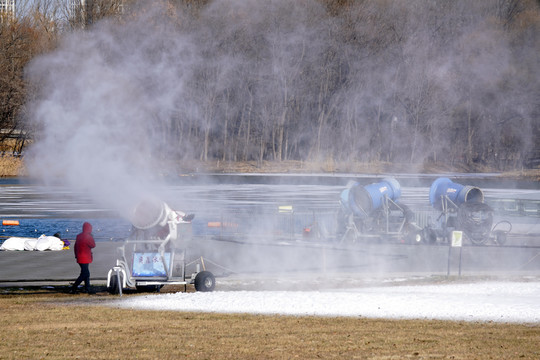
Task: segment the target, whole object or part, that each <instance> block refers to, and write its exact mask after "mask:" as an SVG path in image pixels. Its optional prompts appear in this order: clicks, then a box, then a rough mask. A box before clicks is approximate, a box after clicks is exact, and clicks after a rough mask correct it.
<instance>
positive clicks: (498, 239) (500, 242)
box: [495, 231, 506, 245]
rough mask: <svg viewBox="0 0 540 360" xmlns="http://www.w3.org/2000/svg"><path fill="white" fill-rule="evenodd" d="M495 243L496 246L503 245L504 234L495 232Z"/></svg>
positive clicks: (504, 240)
mask: <svg viewBox="0 0 540 360" xmlns="http://www.w3.org/2000/svg"><path fill="white" fill-rule="evenodd" d="M495 242H496V243H497V245H504V243H505V242H506V233H505V232H504V231H496V232H495Z"/></svg>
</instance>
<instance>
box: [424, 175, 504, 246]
mask: <svg viewBox="0 0 540 360" xmlns="http://www.w3.org/2000/svg"><path fill="white" fill-rule="evenodd" d="M429 202H430V203H431V206H432V207H433V208H434V209H435V210H437V211H439V212H440V215H439V216H438V217H437V218H436V219H435V220H434V221H430V223H428V224H426V226H425V227H424V228H423V230H422V232H421V239H422V241H423V242H426V243H435V242H437V241H438V240H442V241H443V242H449V240H450V238H451V236H452V232H453V231H461V232H462V233H463V236H464V238H465V239H468V240H470V242H471V243H473V244H475V245H481V244H485V243H486V242H487V241H488V240H490V239H491V240H493V241H494V242H495V243H496V244H498V245H502V244H503V243H504V242H505V241H506V237H507V234H508V232H509V231H510V229H511V224H510V223H509V222H508V221H501V222H499V223H497V224H496V225H495V226H493V209H492V208H491V207H490V206H489V205H488V204H486V203H485V202H484V193H483V192H482V190H481V189H479V188H478V187H475V186H470V185H461V184H458V183H455V182H453V181H452V180H450V179H449V178H445V177H441V178H438V179H436V180H435V181H434V182H433V183H432V184H431V187H430V191H429ZM502 223H505V224H507V225H508V228H509V229H508V230H496V228H497V227H498V225H499V224H502Z"/></svg>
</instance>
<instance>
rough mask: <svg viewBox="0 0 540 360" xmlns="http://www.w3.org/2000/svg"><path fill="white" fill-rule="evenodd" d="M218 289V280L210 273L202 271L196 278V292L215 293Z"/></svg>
mask: <svg viewBox="0 0 540 360" xmlns="http://www.w3.org/2000/svg"><path fill="white" fill-rule="evenodd" d="M215 287H216V278H215V277H214V275H213V274H212V273H211V272H210V271H201V272H200V273H198V274H197V276H195V290H197V291H202V292H210V291H213V290H214V288H215Z"/></svg>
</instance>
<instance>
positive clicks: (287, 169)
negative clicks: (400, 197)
mask: <svg viewBox="0 0 540 360" xmlns="http://www.w3.org/2000/svg"><path fill="white" fill-rule="evenodd" d="M165 167H166V168H168V169H176V170H175V172H176V175H183V174H191V173H232V174H235V173H263V174H272V173H292V174H318V173H323V174H333V173H344V174H375V175H377V174H388V173H408V174H410V173H412V174H414V173H419V174H436V173H447V172H463V173H466V172H480V173H482V172H489V173H492V172H497V171H495V170H493V169H489V168H475V169H465V168H452V167H449V166H446V165H444V164H412V165H411V164H395V163H385V162H373V163H354V162H335V161H333V160H331V159H329V160H325V161H320V162H305V161H292V160H290V161H263V162H262V163H259V162H256V161H239V162H223V161H208V162H201V161H183V162H182V163H178V164H176V163H174V164H168V165H167V166H165ZM25 175H27V172H26V168H25V165H24V160H23V159H22V158H20V157H13V156H5V157H2V158H0V177H15V176H25ZM167 175H174V174H171V173H170V172H169V173H168V174H167ZM500 176H502V177H505V178H511V179H524V180H531V181H540V169H524V170H516V171H509V172H504V173H501V175H500Z"/></svg>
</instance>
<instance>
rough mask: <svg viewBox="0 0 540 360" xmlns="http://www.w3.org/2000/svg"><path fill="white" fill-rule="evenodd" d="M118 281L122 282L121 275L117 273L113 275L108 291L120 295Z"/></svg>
mask: <svg viewBox="0 0 540 360" xmlns="http://www.w3.org/2000/svg"><path fill="white" fill-rule="evenodd" d="M118 283H120V284H121V281H120V276H119V275H117V274H114V275H112V276H111V284H110V286H109V287H108V288H107V291H108V292H109V293H110V294H113V295H118V294H119V291H118Z"/></svg>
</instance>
